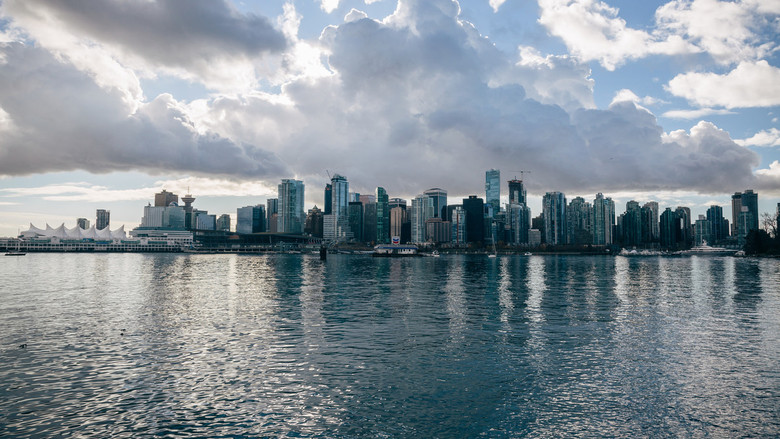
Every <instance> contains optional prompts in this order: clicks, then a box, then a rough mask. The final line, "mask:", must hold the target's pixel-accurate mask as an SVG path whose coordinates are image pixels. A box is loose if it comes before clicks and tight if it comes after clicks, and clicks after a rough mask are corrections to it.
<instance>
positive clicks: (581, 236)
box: [566, 197, 593, 245]
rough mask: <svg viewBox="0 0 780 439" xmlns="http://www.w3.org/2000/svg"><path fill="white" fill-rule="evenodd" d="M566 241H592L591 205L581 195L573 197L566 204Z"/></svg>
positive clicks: (572, 242)
mask: <svg viewBox="0 0 780 439" xmlns="http://www.w3.org/2000/svg"><path fill="white" fill-rule="evenodd" d="M566 243H568V244H573V245H588V244H592V243H593V206H591V205H590V203H588V202H587V201H585V199H584V198H582V197H575V198H574V199H572V200H571V201H570V202H569V205H568V206H566Z"/></svg>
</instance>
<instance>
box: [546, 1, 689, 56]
mask: <svg viewBox="0 0 780 439" xmlns="http://www.w3.org/2000/svg"><path fill="white" fill-rule="evenodd" d="M539 8H540V17H539V23H540V24H542V25H543V26H545V27H546V28H547V29H548V30H549V32H550V33H551V34H552V35H554V36H557V37H559V38H561V39H562V40H563V42H564V44H566V47H568V48H569V51H570V52H571V53H572V54H573V55H575V56H577V57H578V58H580V59H581V60H583V61H598V62H599V63H600V64H601V65H602V66H603V67H604V68H605V69H607V70H614V69H615V68H617V67H618V66H620V65H621V64H623V63H624V62H625V61H626V60H629V59H639V58H643V57H646V56H648V55H653V54H666V55H679V54H689V53H695V52H698V49H697V48H696V47H694V46H693V45H691V44H689V43H688V42H686V41H684V40H683V39H682V38H681V37H680V36H678V35H660V34H659V35H653V34H651V33H648V32H645V31H643V30H638V29H632V28H630V27H628V26H627V25H626V21H625V20H623V19H622V18H620V17H619V16H618V9H616V8H613V7H610V6H609V5H607V4H606V3H604V2H601V1H594V0H574V1H569V0H539Z"/></svg>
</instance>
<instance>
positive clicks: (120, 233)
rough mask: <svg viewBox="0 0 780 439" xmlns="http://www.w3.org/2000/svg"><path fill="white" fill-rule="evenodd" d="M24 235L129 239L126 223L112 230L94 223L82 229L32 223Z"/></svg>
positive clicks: (28, 236)
mask: <svg viewBox="0 0 780 439" xmlns="http://www.w3.org/2000/svg"><path fill="white" fill-rule="evenodd" d="M22 236H23V237H25V238H59V239H94V240H97V241H108V240H114V239H127V233H126V232H125V226H124V225H123V226H121V227H120V228H118V229H116V230H113V231H112V230H111V229H109V228H108V227H106V228H104V229H97V228H95V226H94V225H93V226H92V227H90V228H88V229H82V228H81V227H79V226H76V227H74V228H72V229H68V228H66V227H65V223H62V225H60V226H59V227H57V228H56V229H55V228H53V227H51V226H50V225H49V224H48V223H47V224H46V228H45V229H41V228H38V227H35V226H34V225H33V224H32V223H30V228H29V229H28V230H25V231H24V232H22Z"/></svg>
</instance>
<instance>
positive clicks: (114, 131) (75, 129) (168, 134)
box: [0, 43, 286, 178]
mask: <svg viewBox="0 0 780 439" xmlns="http://www.w3.org/2000/svg"><path fill="white" fill-rule="evenodd" d="M0 54H2V57H4V58H5V62H4V63H0V84H3V85H2V86H0V108H3V109H4V111H5V114H7V116H5V117H6V118H8V119H10V120H11V123H12V125H13V126H12V128H10V129H9V128H6V129H5V130H4V132H3V142H2V144H0V174H5V175H26V174H32V173H40V172H48V171H58V170H73V169H84V170H87V171H90V172H96V173H104V172H109V171H113V170H130V169H139V170H144V171H147V172H167V171H188V172H193V173H208V174H222V175H235V176H244V177H258V178H259V177H270V176H278V175H280V174H282V173H283V172H284V171H285V170H286V168H285V166H283V165H282V164H281V163H280V162H279V161H278V159H276V157H275V156H274V155H273V154H272V153H269V152H268V151H265V150H263V149H260V148H258V147H256V146H254V145H252V144H248V143H236V142H232V141H230V140H228V139H226V138H224V137H222V136H220V135H219V134H216V133H214V132H201V133H199V132H197V131H196V130H195V128H194V127H193V124H192V122H191V120H190V119H189V117H188V115H187V114H186V113H185V111H184V107H182V106H181V105H180V104H179V103H178V102H176V101H175V100H174V99H173V98H172V97H171V96H170V95H160V96H158V97H157V98H156V99H154V100H153V101H151V102H148V103H144V104H142V105H140V106H139V107H138V108H137V109H132V108H129V107H128V105H126V103H125V102H124V101H123V99H122V94H121V93H120V92H118V91H113V92H112V91H111V90H105V89H102V88H100V87H99V86H98V85H97V84H96V83H95V82H94V80H93V79H92V78H91V77H90V76H89V75H87V74H85V73H83V72H81V71H79V70H77V69H76V68H74V67H73V66H72V65H68V64H66V63H63V62H60V61H58V60H57V59H55V58H54V57H53V56H52V55H51V54H50V53H48V52H46V51H44V50H42V49H38V48H33V47H30V46H25V45H22V44H18V43H10V44H4V45H0Z"/></svg>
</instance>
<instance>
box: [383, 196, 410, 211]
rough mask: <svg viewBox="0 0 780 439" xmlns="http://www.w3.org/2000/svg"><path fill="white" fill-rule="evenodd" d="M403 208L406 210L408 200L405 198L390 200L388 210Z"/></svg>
mask: <svg viewBox="0 0 780 439" xmlns="http://www.w3.org/2000/svg"><path fill="white" fill-rule="evenodd" d="M394 207H401V208H403V209H404V210H406V200H404V199H403V198H390V199H389V200H388V202H387V208H388V209H392V208H394Z"/></svg>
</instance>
